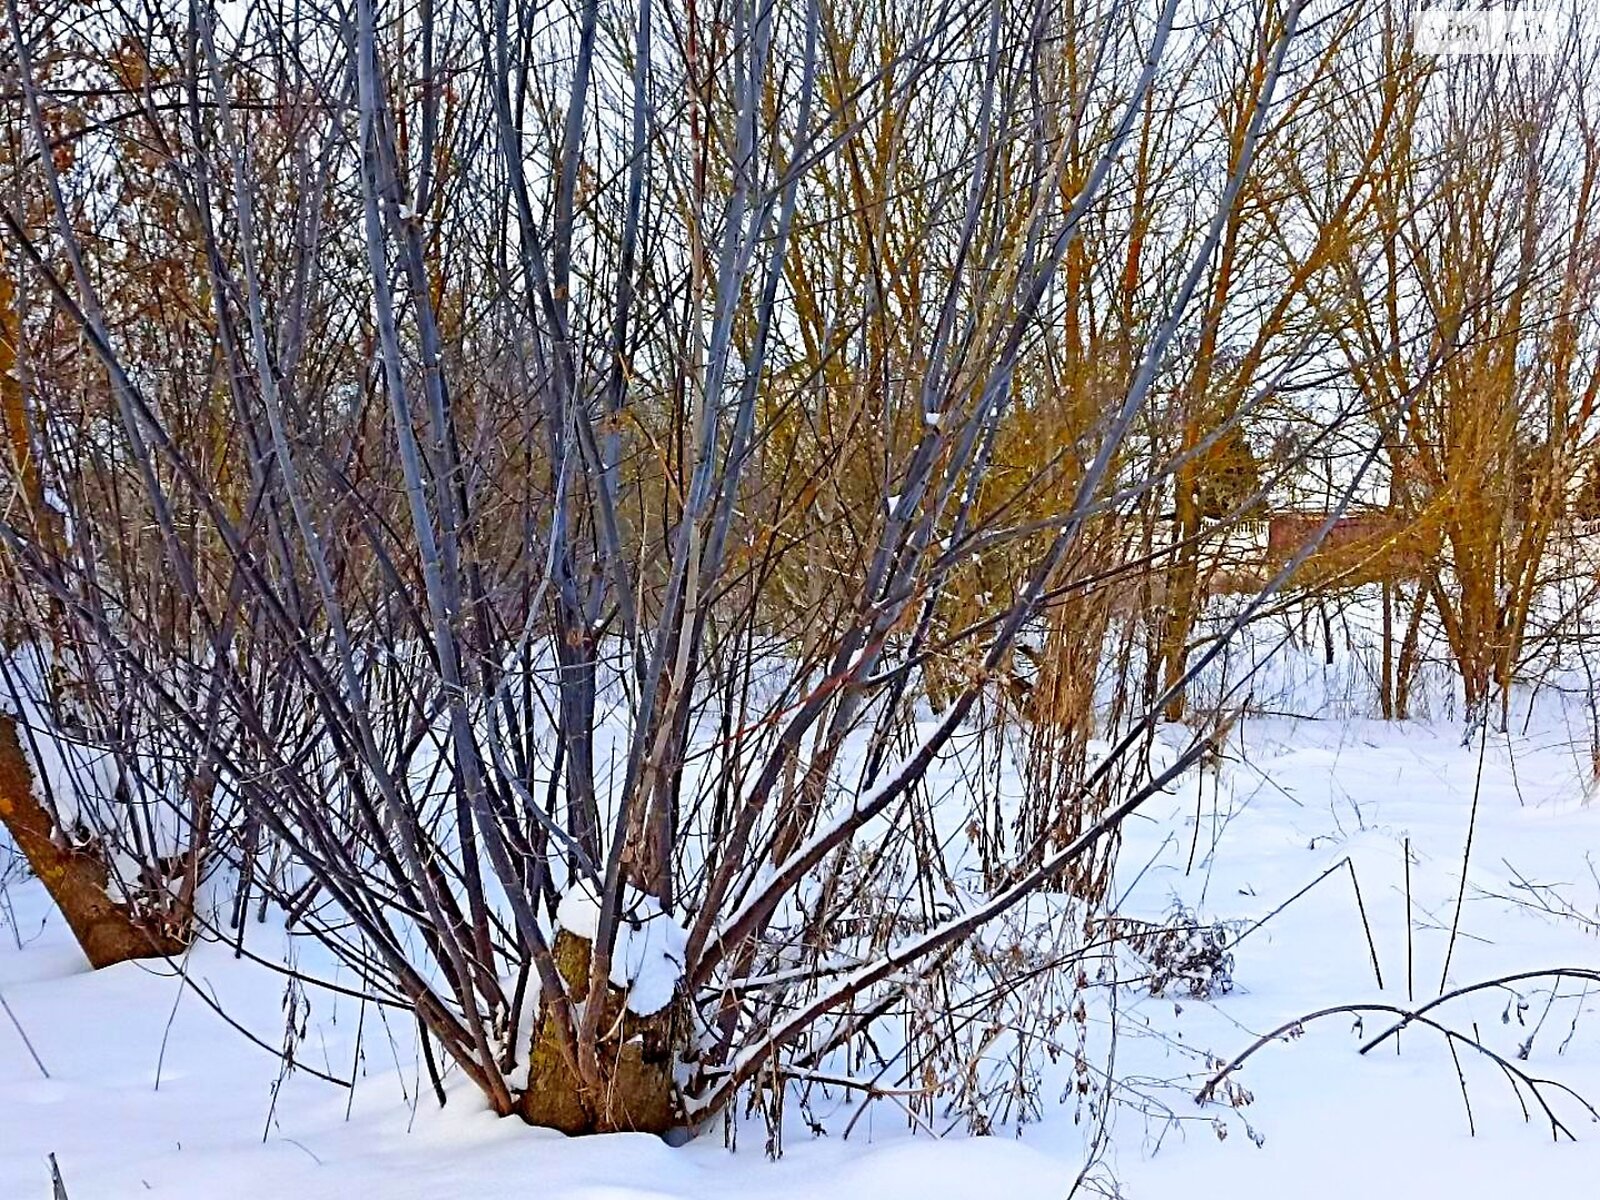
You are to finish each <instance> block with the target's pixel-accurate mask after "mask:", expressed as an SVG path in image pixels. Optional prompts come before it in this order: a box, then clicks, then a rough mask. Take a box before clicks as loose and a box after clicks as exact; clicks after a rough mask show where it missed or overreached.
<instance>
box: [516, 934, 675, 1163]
mask: <svg viewBox="0 0 1600 1200" xmlns="http://www.w3.org/2000/svg"><path fill="white" fill-rule="evenodd" d="M552 953H553V954H554V956H555V960H556V966H557V967H558V968H559V969H560V971H561V977H562V978H563V979H564V980H566V983H567V992H568V994H569V995H573V996H584V995H587V994H588V991H589V954H590V944H589V942H588V940H587V939H584V938H580V937H578V936H577V935H575V934H573V933H571V932H569V931H567V930H562V931H561V932H560V933H558V934H557V935H556V941H555V945H554V946H553V947H552ZM626 999H627V996H626V993H624V992H623V991H622V990H621V989H620V988H608V989H607V991H606V1001H605V1005H606V1008H605V1014H604V1016H603V1018H602V1019H601V1022H600V1029H601V1030H602V1031H603V1032H602V1033H601V1035H600V1046H599V1059H600V1069H601V1071H602V1073H603V1074H604V1075H605V1084H606V1086H605V1088H604V1094H603V1095H599V1096H595V1095H593V1094H591V1093H590V1091H589V1090H588V1089H586V1088H585V1087H584V1086H583V1083H582V1081H581V1080H579V1079H578V1078H577V1076H576V1075H575V1074H574V1073H573V1071H572V1069H571V1067H569V1066H568V1064H567V1060H566V1058H565V1057H564V1056H563V1055H562V1053H561V1046H560V1044H559V1042H558V1041H557V1038H556V1032H555V1025H554V1020H553V1018H552V1017H551V1016H550V1015H549V1014H545V1015H544V1016H543V1017H541V1019H540V1020H539V1023H538V1026H537V1027H536V1029H535V1031H534V1037H533V1048H532V1050H531V1052H530V1054H531V1057H530V1060H529V1067H528V1087H527V1090H526V1091H525V1092H523V1093H522V1095H521V1096H520V1097H519V1098H518V1100H517V1114H518V1115H519V1116H521V1117H522V1119H523V1120H525V1121H527V1122H528V1123H529V1124H532V1125H544V1126H548V1127H549V1128H551V1129H559V1130H561V1132H563V1133H566V1134H573V1135H577V1134H585V1133H629V1132H632V1133H665V1132H667V1131H668V1130H669V1129H672V1128H674V1127H675V1126H678V1125H681V1124H682V1123H683V1117H682V1112H681V1110H680V1108H679V1105H678V1100H677V1095H676V1089H675V1088H674V1086H673V1077H672V1075H673V1071H672V1069H673V1064H674V1062H675V1061H676V1059H677V1057H678V1052H679V1049H680V1046H679V1043H680V1041H681V1040H682V1038H681V1033H682V1030H683V1028H684V1026H683V1021H682V1019H681V1016H680V1010H681V1005H679V1004H678V1003H676V1002H674V1003H672V1004H669V1005H667V1007H666V1008H664V1009H662V1010H661V1011H660V1012H658V1013H654V1014H652V1015H651V1016H648V1017H641V1016H638V1015H636V1014H634V1013H631V1012H628V1011H627V1009H626V1007H625V1002H626Z"/></svg>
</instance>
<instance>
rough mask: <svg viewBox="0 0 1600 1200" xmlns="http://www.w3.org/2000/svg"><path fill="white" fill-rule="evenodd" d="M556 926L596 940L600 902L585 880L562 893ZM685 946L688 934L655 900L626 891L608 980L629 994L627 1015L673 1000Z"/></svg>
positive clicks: (644, 1012)
mask: <svg viewBox="0 0 1600 1200" xmlns="http://www.w3.org/2000/svg"><path fill="white" fill-rule="evenodd" d="M556 924H558V925H560V926H561V928H563V929H565V930H567V931H568V932H569V933H574V934H576V935H577V936H578V937H581V938H583V939H584V940H585V941H589V942H592V941H594V940H595V938H596V937H598V936H599V933H600V902H599V900H598V898H597V897H596V895H595V890H594V887H593V885H591V884H590V883H589V881H588V880H586V879H584V880H579V881H578V882H577V883H575V884H573V885H572V886H571V887H569V888H568V889H567V890H566V892H565V893H564V894H563V895H562V897H561V903H560V905H558V906H557V908H556ZM688 944H689V933H688V931H687V930H685V929H684V927H683V926H682V925H680V924H678V922H677V921H675V920H673V919H672V916H671V914H669V913H666V912H663V911H662V908H661V905H660V904H659V903H658V902H657V901H656V898H655V897H654V896H647V895H645V894H644V893H643V892H640V891H638V890H637V889H635V888H633V887H628V888H627V889H626V892H625V894H624V897H623V909H622V913H621V919H620V920H619V921H618V923H617V938H616V943H615V945H614V947H613V949H612V951H611V982H612V984H614V985H615V986H616V987H619V988H625V989H626V990H627V993H628V995H627V1006H628V1010H629V1011H630V1012H634V1013H637V1014H638V1015H639V1016H641V1017H648V1016H650V1015H651V1014H652V1013H658V1012H660V1011H661V1010H662V1009H663V1008H665V1007H666V1006H667V1005H668V1004H670V1003H671V1002H672V993H673V992H674V991H675V990H676V989H677V986H678V980H680V979H682V978H683V956H684V951H685V950H686V949H687V948H688Z"/></svg>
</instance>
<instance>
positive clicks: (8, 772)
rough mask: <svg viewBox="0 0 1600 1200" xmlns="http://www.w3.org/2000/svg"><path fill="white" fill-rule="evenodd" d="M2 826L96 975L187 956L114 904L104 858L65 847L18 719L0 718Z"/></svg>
mask: <svg viewBox="0 0 1600 1200" xmlns="http://www.w3.org/2000/svg"><path fill="white" fill-rule="evenodd" d="M0 822H4V824H5V827H6V829H7V830H9V831H10V833H11V837H12V840H13V841H15V842H16V844H17V849H18V850H20V851H21V852H22V855H23V857H24V858H26V859H27V860H28V865H29V866H30V867H31V868H33V873H34V874H35V875H37V876H38V877H39V879H40V880H41V881H42V882H43V883H44V886H45V889H46V890H47V891H49V893H50V898H51V899H52V900H54V901H55V903H56V907H57V908H59V909H60V910H61V915H62V916H63V917H65V918H66V921H67V925H68V926H69V927H70V928H71V929H72V934H73V936H74V937H75V938H77V939H78V945H79V946H80V947H82V949H83V953H84V957H86V958H87V959H88V960H89V965H90V966H91V967H93V968H95V969H96V970H99V969H100V968H101V967H109V966H111V965H113V964H114V963H119V962H126V961H127V960H128V959H130V958H153V957H160V956H166V955H172V954H179V953H181V952H182V951H183V948H184V945H185V940H184V939H183V938H182V937H179V936H177V935H174V934H172V933H170V932H167V931H165V930H161V929H157V928H153V927H151V926H150V925H148V924H146V923H145V922H143V921H141V920H140V919H139V918H138V916H136V915H135V914H134V913H132V912H131V911H129V909H128V908H127V906H126V905H123V904H119V903H117V901H115V900H113V899H112V898H111V895H110V893H109V892H108V891H107V890H106V884H107V881H108V874H107V871H106V865H105V863H104V862H103V861H102V860H101V859H100V857H99V856H98V855H96V854H94V853H93V852H91V851H88V850H79V849H73V848H71V847H69V846H66V845H65V844H64V843H65V839H64V838H61V837H60V831H58V830H57V829H56V825H55V821H54V820H53V819H52V818H51V816H50V814H49V812H47V811H46V810H45V807H44V805H42V804H40V803H39V798H38V795H37V793H36V792H35V791H34V778H33V769H32V767H30V766H29V764H28V758H27V756H26V755H25V754H24V753H23V751H22V742H21V741H20V740H19V738H18V736H17V722H16V718H15V717H12V716H10V715H8V714H4V713H0Z"/></svg>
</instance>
